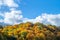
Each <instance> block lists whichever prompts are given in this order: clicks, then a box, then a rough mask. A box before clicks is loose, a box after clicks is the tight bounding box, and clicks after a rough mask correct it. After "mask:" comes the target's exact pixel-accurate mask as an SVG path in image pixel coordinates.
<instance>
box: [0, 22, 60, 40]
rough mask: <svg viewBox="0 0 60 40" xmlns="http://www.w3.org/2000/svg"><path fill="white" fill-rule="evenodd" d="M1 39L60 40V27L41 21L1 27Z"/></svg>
mask: <svg viewBox="0 0 60 40" xmlns="http://www.w3.org/2000/svg"><path fill="white" fill-rule="evenodd" d="M0 40H60V27H57V26H54V25H44V24H42V23H39V22H37V23H35V24H33V23H31V22H26V23H21V24H16V25H13V26H5V27H3V28H2V27H0Z"/></svg>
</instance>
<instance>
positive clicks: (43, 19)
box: [24, 13, 60, 26]
mask: <svg viewBox="0 0 60 40" xmlns="http://www.w3.org/2000/svg"><path fill="white" fill-rule="evenodd" d="M28 21H29V22H32V23H36V22H40V23H44V24H52V25H56V26H60V14H56V15H54V14H47V13H43V14H42V15H40V16H38V17H36V18H35V19H28V18H26V19H24V22H28Z"/></svg>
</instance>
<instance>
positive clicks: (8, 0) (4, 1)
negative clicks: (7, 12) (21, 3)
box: [0, 0, 18, 7]
mask: <svg viewBox="0 0 60 40" xmlns="http://www.w3.org/2000/svg"><path fill="white" fill-rule="evenodd" d="M2 5H5V6H8V7H18V4H16V3H15V2H14V0H0V6H2Z"/></svg>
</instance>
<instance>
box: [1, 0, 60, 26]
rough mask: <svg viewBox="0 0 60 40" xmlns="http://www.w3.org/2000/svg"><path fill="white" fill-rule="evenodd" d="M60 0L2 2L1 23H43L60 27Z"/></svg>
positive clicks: (4, 0) (14, 0) (9, 0)
mask: <svg viewBox="0 0 60 40" xmlns="http://www.w3.org/2000/svg"><path fill="white" fill-rule="evenodd" d="M59 20H60V0H0V23H2V24H10V25H14V24H19V23H21V22H27V21H29V22H33V23H36V22H41V23H44V24H53V25H57V26H60V25H59V24H60V21H59Z"/></svg>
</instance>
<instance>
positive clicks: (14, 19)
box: [4, 9, 23, 25]
mask: <svg viewBox="0 0 60 40" xmlns="http://www.w3.org/2000/svg"><path fill="white" fill-rule="evenodd" d="M22 18H23V16H22V15H21V10H15V9H12V10H11V12H6V13H5V15H4V23H6V24H10V25H14V24H17V23H20V22H22V21H21V20H22Z"/></svg>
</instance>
